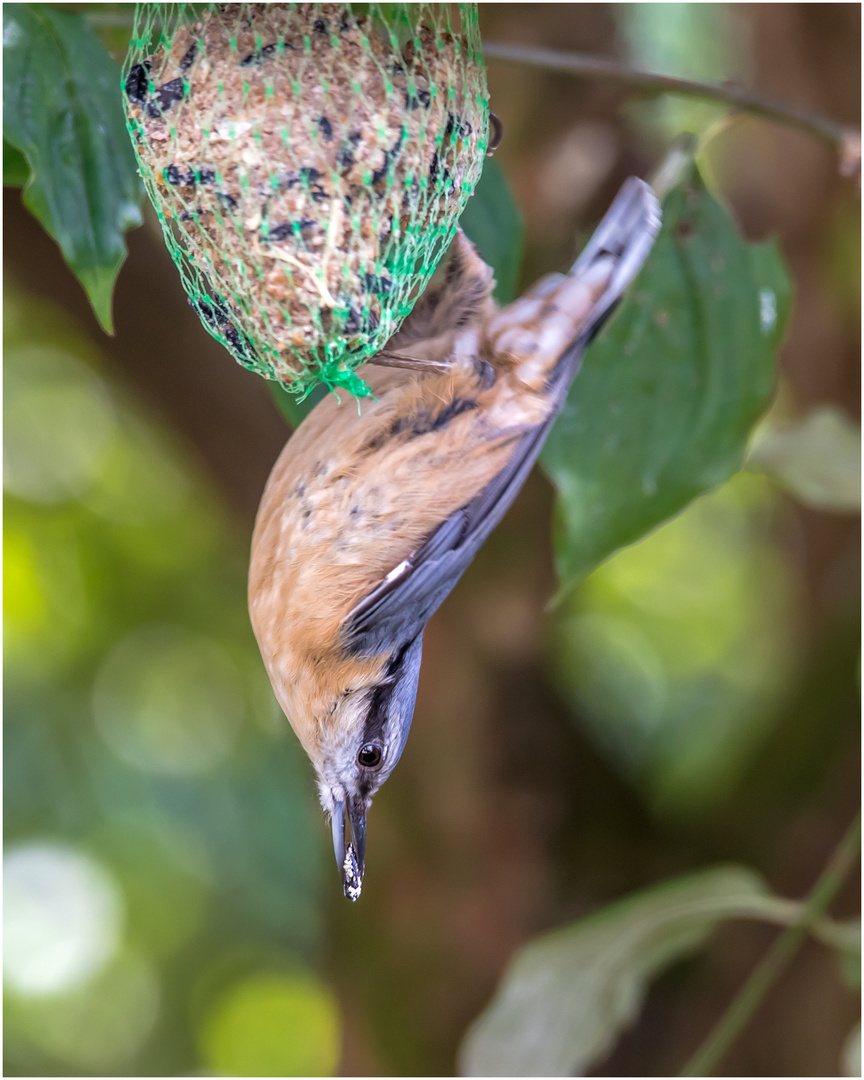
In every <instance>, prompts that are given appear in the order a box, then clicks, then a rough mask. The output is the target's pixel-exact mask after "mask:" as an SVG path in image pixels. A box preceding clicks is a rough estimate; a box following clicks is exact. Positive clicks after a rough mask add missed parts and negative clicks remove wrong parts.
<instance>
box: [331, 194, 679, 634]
mask: <svg viewBox="0 0 864 1080" xmlns="http://www.w3.org/2000/svg"><path fill="white" fill-rule="evenodd" d="M659 224H660V219H659V207H658V206H657V200H656V198H655V196H654V193H653V192H652V191H651V189H650V188H649V187H648V185H647V184H645V183H644V182H643V181H641V180H637V179H636V178H631V179H630V180H628V181H627V182H626V183H625V184H624V186H623V187H622V189H621V191H620V192H619V194H618V196H617V197H616V199H615V201H614V202H613V204H612V206H611V207H610V208H609V211H608V213H607V214H606V217H605V218H604V219H603V221H602V222H601V223H600V225H599V226H598V228H597V230H596V232H595V233H594V235H593V236H592V238H591V240H589V242H588V245H587V247H586V248H585V250H584V251H583V253H582V254H581V255H580V257H579V259H578V260H577V262H576V263H575V265H574V266H573V269H572V270H571V273H579V272H582V271H583V270H585V269H587V268H588V267H589V266H590V264H591V262H592V261H593V260H595V259H608V258H610V257H612V258H614V259H615V260H616V265H615V269H614V272H613V274H612V276H611V278H610V284H609V286H608V287H607V289H606V290H605V292H604V293H603V295H602V296H601V297H600V298H599V299H598V301H597V303H596V304H595V306H594V309H593V310H592V312H591V316H590V318H589V319H588V321H587V322H586V324H585V325H584V327H583V329H582V331H581V333H580V334H579V336H578V337H577V338H576V340H575V341H573V342H572V343H571V345H570V346H569V348H567V349H565V350H564V352H563V353H562V354H561V358H560V360H559V361H558V362H557V364H556V365H555V368H554V369H553V371H552V374H551V376H550V379H549V386H548V388H547V389H548V391H549V394H550V397H551V398H552V400H553V401H554V402H555V404H554V406H553V408H552V411H551V413H550V415H549V416H548V417H547V419H546V420H545V421H544V422H543V423H542V424H539V425H538V426H537V427H535V428H532V429H531V430H529V431H527V432H526V433H525V434H524V435H522V436H520V438H519V441H518V442H517V444H516V446H515V447H514V450H513V454H512V456H511V457H510V459H509V461H508V463H507V465H506V466H505V467H504V468H503V469H502V470H501V472H500V473H498V475H497V476H496V477H495V478H494V479H493V480H492V481H491V482H490V483H489V484H487V485H486V487H485V488H483V490H482V491H481V492H479V494H477V495H476V496H475V497H474V498H473V499H472V500H471V501H470V502H469V503H467V504H466V505H465V506H463V507H461V508H460V509H459V510H457V511H456V512H455V513H453V514H451V516H450V517H449V518H447V520H446V521H444V522H442V524H441V525H439V526H438V528H437V529H436V530H435V531H434V532H433V533H432V534H431V535H430V536H429V537H428V538H427V539H426V540H425V541H424V542H423V544H421V546H420V547H419V548H417V550H416V551H415V552H413V554H412V555H411V556H410V557H409V558H408V559H405V560H404V562H402V563H400V564H399V565H398V566H397V567H395V568H394V569H393V570H392V571H391V572H390V573H389V574H388V575H387V577H386V578H385V579H384V581H382V582H381V584H380V585H378V586H377V587H376V588H375V589H373V590H372V592H370V593H369V594H368V595H367V596H366V597H364V599H363V600H361V601H360V602H359V603H358V604H357V605H356V606H355V607H354V608H353V610H352V611H350V612H349V614H348V615H347V616H346V618H345V621H344V623H343V627H342V630H343V640H344V641H345V643H346V646H347V647H348V648H350V649H351V650H352V651H356V652H357V653H379V652H384V651H386V650H388V649H390V648H392V646H393V643H394V641H411V640H413V639H414V638H415V637H416V636H417V635H418V634H420V633H421V632H422V630H423V628H424V627H425V625H426V623H427V622H428V620H429V619H430V617H431V616H432V614H433V612H434V611H435V610H436V609H437V608H438V606H439V605H440V604H441V603H442V601H443V600H444V599H445V597H446V596H447V594H448V593H449V592H450V590H451V589H452V588H453V586H454V585H455V584H456V582H457V581H458V580H459V578H460V577H461V576H462V574H463V573H464V572H465V570H466V569H467V567H468V565H469V563H470V562H471V560H472V559H473V558H474V556H475V555H476V553H477V551H478V550H479V548H480V547H481V545H482V544H483V543H484V542H485V540H486V539H487V537H488V536H489V534H490V533H491V532H492V530H493V529H494V528H495V526H496V525H497V524H498V522H499V521H500V520H501V518H502V517H503V516H504V514H505V513H506V511H507V509H508V507H509V506H510V504H511V503H512V502H513V500H514V499H515V497H516V495H517V494H518V492H519V489H520V488H521V487H522V485H523V483H524V482H525V480H526V478H527V476H528V473H529V472H530V471H531V468H532V466H533V465H534V462H535V461H536V460H537V456H538V454H539V453H540V450H541V449H542V447H543V443H544V442H545V441H546V436H547V435H548V434H549V431H550V429H551V427H552V425H553V424H554V422H555V420H556V419H557V416H558V413H559V412H560V410H561V408H562V406H563V404H564V399H565V396H566V393H567V388H568V387H569V385H570V382H571V381H572V379H573V378H574V376H575V375H576V372H577V371H578V369H579V365H580V363H581V359H582V354H583V353H584V351H585V347H586V345H587V344H588V343H589V342H590V340H591V339H592V337H593V336H594V335H595V334H596V333H597V332H598V330H599V329H600V327H601V326H602V325H603V323H604V322H605V320H606V319H607V318H608V317H609V315H610V314H611V312H612V310H613V309H614V307H615V305H616V303H617V302H618V300H619V299H620V298H621V295H622V293H623V292H624V289H625V288H626V287H627V285H629V283H630V282H631V281H632V280H633V278H634V277H635V276H636V274H637V273H638V272H639V269H640V268H641V266H642V264H643V263H644V261H645V258H646V257H647V255H648V252H649V251H650V250H651V246H652V244H653V242H654V238H655V236H656V234H657V230H658V228H659Z"/></svg>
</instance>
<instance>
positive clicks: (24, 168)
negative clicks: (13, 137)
mask: <svg viewBox="0 0 864 1080" xmlns="http://www.w3.org/2000/svg"><path fill="white" fill-rule="evenodd" d="M29 179H30V166H29V165H28V164H27V158H25V157H24V155H23V154H22V153H21V151H20V150H16V149H15V147H14V146H10V145H9V143H8V142H6V140H5V139H4V140H3V187H22V186H23V185H24V184H26V183H27V181H28V180H29Z"/></svg>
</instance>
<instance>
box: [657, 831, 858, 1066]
mask: <svg viewBox="0 0 864 1080" xmlns="http://www.w3.org/2000/svg"><path fill="white" fill-rule="evenodd" d="M860 849H861V817H860V815H858V816H857V817H856V818H855V820H854V821H853V822H852V824H851V825H850V826H849V829H848V830H847V831H846V834H845V835H844V837H843V839H842V840H841V841H840V843H839V844H838V845H837V847H836V848H835V850H834V854H833V855H832V856H831V858H830V860H829V862H828V865H827V866H826V867H825V869H824V870H823V871H822V873H821V875H820V876H819V880H818V881H817V882H816V884H815V885H814V886H813V888H812V889H811V891H810V894H809V895H808V897H807V899H806V900H805V901H804V903H803V905H802V908H801V915H800V917H799V918H798V919H797V920H796V921H795V922H794V923H792V924H791V925H789V926H787V927H786V929H785V930H784V931H783V933H782V934H781V935H780V936H779V937H778V938H777V940H776V941H775V942H774V944H773V945H772V946H771V948H770V949H769V950H768V952H767V953H766V954H765V956H764V957H763V958H762V960H761V961H760V962H759V964H758V965H757V966H756V968H755V969H754V970H753V971H752V972H751V974H750V977H749V978H748V979H747V981H746V982H745V983H744V985H743V986H742V987H741V989H740V990H739V991H738V995H737V996H736V997H735V999H734V1000H733V1002H732V1004H731V1005H730V1006H729V1008H728V1009H727V1010H726V1012H725V1013H724V1014H723V1016H722V1017H721V1018H720V1021H719V1022H718V1024H717V1026H716V1027H715V1028H714V1030H713V1031H712V1032H711V1033H710V1035H709V1036H708V1038H707V1039H706V1040H705V1042H704V1043H703V1044H702V1045H701V1046H700V1047H699V1049H698V1050H697V1051H696V1053H695V1054H694V1055H693V1057H691V1058H690V1060H689V1061H688V1062H687V1064H686V1065H685V1066H684V1068H683V1069H682V1070H681V1072H680V1073H679V1074H678V1075H679V1076H710V1075H711V1073H712V1072H713V1071H714V1069H715V1067H716V1066H717V1065H718V1064H719V1062H720V1060H721V1058H722V1057H723V1055H724V1054H725V1053H726V1051H727V1050H728V1049H729V1047H730V1046H731V1045H732V1043H733V1042H734V1041H735V1039H736V1038H737V1037H738V1036H739V1035H740V1034H741V1032H742V1031H743V1029H744V1027H745V1026H746V1025H747V1023H748V1021H749V1020H750V1019H751V1017H752V1016H753V1013H754V1012H755V1011H756V1009H757V1008H758V1007H759V1005H761V1003H762V1000H763V998H764V997H765V995H766V994H767V993H768V991H769V990H770V988H771V987H772V986H773V984H774V982H775V980H776V978H777V976H778V975H779V974H780V972H781V971H782V970H783V969H784V968H785V967H786V965H787V964H788V963H789V961H790V960H791V959H792V957H793V956H794V955H795V953H796V952H797V951H798V949H799V948H800V946H801V944H802V942H803V941H804V938H805V937H806V936H807V932H808V930H811V929H812V928H813V926H814V924H815V925H819V924H820V922H821V920H822V916H823V915H824V913H825V911H826V910H827V909H828V906H829V905H830V903H831V901H832V900H833V899H834V897H835V896H836V895H837V893H838V892H839V891H840V887H841V885H842V884H843V882H844V881H845V880H846V875H847V874H848V873H849V871H850V870H851V869H852V866H853V864H854V863H855V860H856V858H857V857H858V852H859V851H860Z"/></svg>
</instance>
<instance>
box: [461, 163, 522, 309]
mask: <svg viewBox="0 0 864 1080" xmlns="http://www.w3.org/2000/svg"><path fill="white" fill-rule="evenodd" d="M459 224H460V225H461V226H462V228H463V229H464V231H465V235H466V236H467V237H468V239H469V240H470V241H471V243H472V244H474V246H475V247H476V248H477V250H478V251H479V252H480V254H481V255H482V257H483V258H484V259H485V260H486V262H487V263H489V265H490V266H491V267H492V269H493V270H494V271H495V282H496V285H495V299H496V300H497V301H498V302H499V303H500V304H507V303H509V302H510V301H511V300H512V299H513V297H514V296H515V295H516V283H517V281H518V280H519V267H520V266H521V263H522V234H523V232H524V229H523V226H522V215H521V214H520V213H519V207H518V206H517V205H516V200H515V199H514V198H513V192H512V191H511V190H510V185H509V184H508V182H507V177H506V176H505V175H504V170H503V169H502V168H501V166H500V165H499V164H498V162H497V161H495V160H494V159H492V158H489V159H488V160H487V161H486V164H485V165H484V166H483V175H482V176H481V177H480V182H479V183H478V184H477V187H476V188H475V189H474V194H473V196H472V197H471V198H470V199H469V200H468V205H467V206H466V207H465V210H464V211H463V213H462V217H461V218H460V220H459Z"/></svg>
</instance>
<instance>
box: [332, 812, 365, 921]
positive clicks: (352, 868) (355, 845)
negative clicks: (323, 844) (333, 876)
mask: <svg viewBox="0 0 864 1080" xmlns="http://www.w3.org/2000/svg"><path fill="white" fill-rule="evenodd" d="M330 824H331V826H332V829H333V852H334V854H335V855H336V865H337V866H338V867H339V873H340V874H341V875H342V889H343V891H344V893H345V895H346V896H347V897H348V899H349V900H356V899H357V898H358V897H359V896H360V890H361V889H362V888H363V871H364V870H365V866H366V807H365V806H364V805H363V804H362V803H361V802H360V801H359V800H355V799H349V800H348V821H347V829H346V821H345V803H344V802H337V803H335V804H334V806H333V815H332V818H331V822H330ZM349 833H350V836H349V835H348V834H349ZM346 841H347V842H346Z"/></svg>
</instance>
